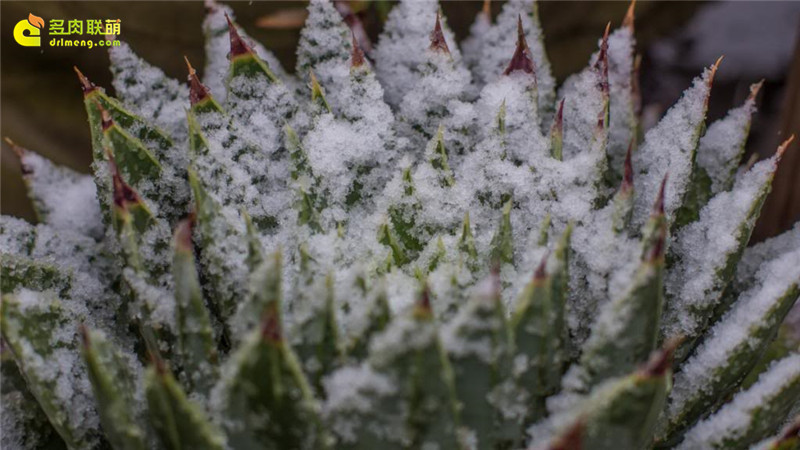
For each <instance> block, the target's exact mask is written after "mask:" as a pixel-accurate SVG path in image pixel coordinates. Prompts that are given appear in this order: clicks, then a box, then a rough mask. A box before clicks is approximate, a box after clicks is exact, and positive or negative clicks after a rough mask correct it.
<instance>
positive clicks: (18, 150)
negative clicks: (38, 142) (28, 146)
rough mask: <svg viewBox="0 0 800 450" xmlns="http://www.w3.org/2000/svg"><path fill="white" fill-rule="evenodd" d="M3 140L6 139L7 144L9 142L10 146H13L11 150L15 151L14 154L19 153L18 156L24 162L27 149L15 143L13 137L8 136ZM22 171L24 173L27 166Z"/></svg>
mask: <svg viewBox="0 0 800 450" xmlns="http://www.w3.org/2000/svg"><path fill="white" fill-rule="evenodd" d="M3 140H4V141H6V144H8V146H9V147H11V151H12V152H14V154H15V155H17V158H19V159H20V162H22V157H23V156H25V149H24V148H22V147H20V146H19V145H17V144H16V143H14V141H12V140H11V138H10V137H8V136H6V137H4V138H3ZM23 166H24V164H23ZM22 171H23V175H24V174H25V173H24V172H25V167H23V168H22Z"/></svg>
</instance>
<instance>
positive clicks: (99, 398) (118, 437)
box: [81, 327, 147, 450]
mask: <svg viewBox="0 0 800 450" xmlns="http://www.w3.org/2000/svg"><path fill="white" fill-rule="evenodd" d="M81 332H82V336H83V359H84V361H85V362H86V368H87V371H88V373H89V380H90V381H91V383H92V390H93V391H94V397H95V400H96V403H97V409H98V411H99V413H100V423H101V424H102V425H103V431H104V433H105V436H106V438H107V439H108V441H109V442H110V443H111V446H112V447H113V448H114V449H115V450H144V449H145V448H147V445H146V442H145V434H144V432H143V430H142V428H141V427H140V426H139V423H138V422H137V420H136V407H135V401H134V398H133V394H134V392H135V385H134V382H133V376H132V374H131V373H130V367H129V366H128V363H129V361H126V360H125V359H124V358H123V356H122V355H121V354H120V352H119V351H118V350H117V349H116V348H114V346H113V344H111V343H110V342H109V341H108V340H107V339H106V337H105V336H104V335H103V334H101V333H100V332H98V331H89V330H87V329H86V328H85V327H82V328H81Z"/></svg>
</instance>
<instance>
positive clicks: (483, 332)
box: [445, 274, 522, 449]
mask: <svg viewBox="0 0 800 450" xmlns="http://www.w3.org/2000/svg"><path fill="white" fill-rule="evenodd" d="M446 333H447V338H446V339H445V342H446V343H447V345H446V346H447V351H448V356H449V359H450V361H451V364H452V367H453V374H454V384H455V391H456V397H457V398H458V399H459V401H460V405H461V420H462V424H463V425H464V426H465V427H467V428H469V429H470V430H472V431H473V432H474V433H475V437H476V438H477V448H478V449H494V448H498V447H500V448H505V446H507V445H510V444H512V443H513V442H514V439H516V438H517V436H518V435H519V433H520V431H521V430H520V429H519V423H520V421H521V419H522V417H514V416H511V417H508V416H506V415H505V414H504V407H506V408H507V409H511V408H508V407H507V405H508V404H514V403H515V400H516V401H518V395H519V394H520V392H519V391H518V387H517V386H516V383H515V382H514V379H513V378H512V376H511V356H512V355H511V328H510V327H509V326H508V321H507V319H506V313H505V309H504V308H503V303H502V299H501V298H500V279H499V276H498V274H493V275H492V276H491V277H490V278H489V279H488V280H485V281H484V286H481V287H480V290H479V291H478V293H477V294H476V295H475V296H474V297H473V298H471V299H470V300H469V302H468V303H467V304H466V305H465V307H463V308H461V310H460V311H459V313H458V314H457V315H456V317H455V318H454V319H453V320H452V321H451V322H450V324H449V325H448V327H447V331H446Z"/></svg>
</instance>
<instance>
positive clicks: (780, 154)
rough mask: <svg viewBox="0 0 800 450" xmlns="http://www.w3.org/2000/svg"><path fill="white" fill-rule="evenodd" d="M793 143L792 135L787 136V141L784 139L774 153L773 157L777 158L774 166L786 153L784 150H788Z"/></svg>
mask: <svg viewBox="0 0 800 450" xmlns="http://www.w3.org/2000/svg"><path fill="white" fill-rule="evenodd" d="M793 141H794V135H791V136H789V139H786V140H785V141H783V143H782V144H781V145H779V146H778V150H776V151H775V155H776V156H777V158H776V159H777V160H776V161H775V163H776V164H777V163H778V162H780V160H781V158H783V154H784V153H786V149H788V148H789V146H790V145H791V144H792V142H793Z"/></svg>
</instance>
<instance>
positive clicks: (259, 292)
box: [232, 251, 283, 341]
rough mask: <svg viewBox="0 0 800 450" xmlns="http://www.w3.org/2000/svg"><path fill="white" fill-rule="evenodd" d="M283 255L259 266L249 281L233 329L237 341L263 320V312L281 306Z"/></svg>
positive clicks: (279, 254)
mask: <svg viewBox="0 0 800 450" xmlns="http://www.w3.org/2000/svg"><path fill="white" fill-rule="evenodd" d="M282 266H283V255H282V253H281V252H280V251H278V252H275V253H274V254H273V255H272V256H271V257H270V258H268V259H266V260H265V261H264V262H262V263H261V264H260V265H258V266H257V267H256V268H255V270H254V271H253V273H252V274H250V277H249V281H248V290H247V296H246V297H245V298H244V300H243V301H242V300H238V306H237V309H236V314H235V316H234V319H233V323H232V328H233V331H234V335H233V338H234V340H235V341H239V340H240V339H243V338H244V337H245V336H246V335H247V334H248V333H250V332H251V331H252V330H253V329H255V328H256V327H257V326H258V324H259V323H260V320H261V312H262V311H264V310H266V309H267V308H272V307H276V305H279V304H280V301H281V295H282V289H283V279H282V270H283V269H282Z"/></svg>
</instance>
